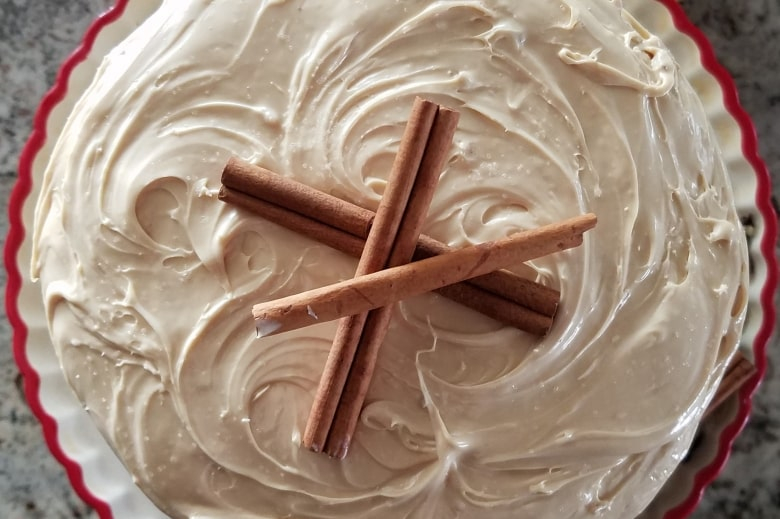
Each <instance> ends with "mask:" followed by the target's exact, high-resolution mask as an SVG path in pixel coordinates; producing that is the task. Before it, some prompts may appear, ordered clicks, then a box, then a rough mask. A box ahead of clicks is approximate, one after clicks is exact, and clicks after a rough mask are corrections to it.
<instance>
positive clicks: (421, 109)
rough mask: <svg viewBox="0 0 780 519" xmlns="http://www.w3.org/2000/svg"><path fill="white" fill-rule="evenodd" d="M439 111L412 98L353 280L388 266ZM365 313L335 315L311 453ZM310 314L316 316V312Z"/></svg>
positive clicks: (309, 435) (320, 442)
mask: <svg viewBox="0 0 780 519" xmlns="http://www.w3.org/2000/svg"><path fill="white" fill-rule="evenodd" d="M437 109H438V107H437V105H436V104H434V103H432V102H430V101H426V100H423V99H420V98H417V99H416V100H415V103H414V106H413V107H412V114H411V116H410V117H409V122H408V124H407V126H406V130H405V131H404V134H403V137H402V139H401V144H400V146H399V149H398V153H397V154H396V158H395V162H394V163H393V169H392V171H391V173H390V177H389V179H388V183H387V187H386V190H385V193H384V194H383V196H382V201H381V202H380V205H379V208H378V209H377V213H376V218H375V219H374V222H373V225H372V226H371V230H370V231H369V233H368V238H367V239H366V247H365V249H364V250H363V254H362V255H361V256H360V261H359V262H358V266H357V270H356V273H355V276H358V277H360V276H364V275H366V274H370V273H373V272H377V271H380V270H382V269H384V268H385V266H386V265H387V261H388V259H389V258H390V253H391V251H392V247H393V244H394V243H395V241H396V240H395V237H396V234H397V232H398V228H399V226H400V224H401V219H402V218H403V215H404V213H405V210H406V206H407V201H408V200H409V195H410V193H411V190H412V186H413V185H414V182H415V178H416V176H417V172H418V170H419V168H420V162H421V160H422V157H423V152H424V151H425V146H426V143H427V142H428V137H429V134H430V131H431V127H432V124H433V120H434V117H435V115H436V111H437ZM368 310H370V309H368V308H367V309H366V310H363V311H358V312H349V313H342V314H341V315H339V316H338V317H343V319H341V321H340V322H339V325H338V327H337V328H336V335H335V337H334V340H333V346H332V347H331V349H330V353H329V355H328V359H327V361H326V363H325V369H324V371H323V374H322V378H321V379H320V384H319V386H318V388H317V392H316V394H315V396H314V403H313V405H312V409H311V412H310V414H309V419H308V421H307V423H306V429H305V431H304V434H303V445H304V446H305V447H307V448H309V449H311V450H313V451H315V452H319V451H321V450H322V448H323V447H324V446H325V441H326V439H327V436H328V432H329V431H330V427H331V423H332V421H333V415H334V414H335V412H336V406H337V405H338V402H339V400H340V398H341V393H342V391H343V389H344V383H345V381H346V379H347V375H348V374H349V369H350V367H351V365H352V361H353V359H354V357H355V350H356V349H357V344H358V341H359V339H360V335H361V333H362V331H363V327H364V324H365V321H366V318H367V312H368ZM314 312H315V314H316V310H314Z"/></svg>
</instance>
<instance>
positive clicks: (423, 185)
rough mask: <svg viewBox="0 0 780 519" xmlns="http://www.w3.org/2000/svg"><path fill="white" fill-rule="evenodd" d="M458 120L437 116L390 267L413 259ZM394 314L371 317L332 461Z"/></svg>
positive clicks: (445, 112) (340, 414)
mask: <svg viewBox="0 0 780 519" xmlns="http://www.w3.org/2000/svg"><path fill="white" fill-rule="evenodd" d="M458 118H459V114H458V113H457V112H455V111H453V110H450V109H447V108H443V107H440V108H439V110H438V112H437V114H436V118H435V119H434V121H433V127H432V128H431V134H430V138H429V139H428V143H427V144H426V146H425V152H424V154H423V157H422V161H421V163H420V169H419V171H418V172H417V178H416V179H415V182H414V187H413V188H412V193H411V196H410V197H409V202H408V204H407V206H406V210H405V212H404V215H403V219H402V221H401V227H400V228H399V230H398V235H397V236H396V240H395V243H394V244H393V250H392V252H391V253H390V259H389V260H388V262H387V266H388V267H397V266H400V265H405V264H407V263H409V261H411V259H412V255H413V254H414V251H415V248H416V246H417V241H418V239H419V237H420V232H421V231H422V228H423V225H424V224H425V218H426V216H427V214H428V208H429V207H430V205H431V200H433V195H434V192H435V191H436V187H437V186H438V184H439V176H440V174H441V170H442V167H443V166H444V162H445V160H446V159H447V156H448V155H449V150H450V147H451V146H452V139H453V137H454V135H455V129H456V127H457V125H458ZM392 315H393V307H392V306H384V307H381V308H377V309H376V310H372V311H370V312H369V313H368V317H367V319H366V322H365V325H364V328H363V334H362V335H361V337H360V341H359V343H358V346H357V352H356V354H355V359H354V361H353V363H352V367H351V368H350V371H349V376H348V377H347V381H346V384H345V386H344V391H343V393H342V396H341V399H340V401H339V402H338V407H337V409H336V414H335V416H334V419H333V424H332V425H331V429H330V433H329V435H328V438H327V444H326V448H325V450H326V452H327V453H328V455H330V456H332V457H337V458H343V457H344V456H345V455H346V453H347V450H348V449H349V445H350V442H351V441H352V435H353V434H354V430H355V425H356V424H357V421H358V417H359V416H360V411H361V409H362V408H363V402H364V401H365V399H366V393H367V392H368V387H369V385H370V383H371V379H372V378H373V374H374V368H375V366H376V360H377V356H378V354H379V348H380V347H381V345H382V343H383V342H384V339H385V336H386V335H387V328H388V326H389V324H390V319H391V318H392Z"/></svg>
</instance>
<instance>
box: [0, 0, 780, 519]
mask: <svg viewBox="0 0 780 519" xmlns="http://www.w3.org/2000/svg"><path fill="white" fill-rule="evenodd" d="M128 1H129V0H116V3H115V4H114V6H113V7H111V8H110V9H109V10H108V11H106V12H105V13H104V14H102V15H100V16H99V17H98V18H96V19H95V21H94V22H92V24H91V25H90V26H89V28H88V29H87V31H86V33H85V35H84V38H83V40H82V42H81V45H79V47H78V48H77V49H76V50H75V51H74V52H73V53H72V54H71V55H70V56H69V57H68V59H67V60H66V61H65V62H64V63H63V64H62V66H61V67H60V70H59V72H58V74H57V77H56V79H55V82H54V86H53V87H52V88H51V90H49V91H48V92H47V93H46V95H45V96H44V98H43V100H42V101H41V104H40V106H39V107H38V110H37V112H36V114H35V118H34V120H33V131H32V133H31V134H30V137H29V139H28V140H27V143H26V144H25V146H24V148H23V150H22V153H21V156H20V159H19V177H18V180H17V181H16V184H15V185H14V188H13V191H12V192H11V197H10V200H9V206H8V213H9V215H8V216H9V232H8V237H7V239H6V243H5V250H4V259H5V265H6V270H7V272H8V283H7V288H6V298H5V299H6V312H7V314H8V320H9V322H10V323H11V326H12V328H13V351H14V358H15V360H16V363H17V365H18V366H19V370H20V372H21V373H22V375H23V377H24V391H25V395H26V397H27V401H28V404H29V405H30V408H31V409H32V412H33V414H34V415H35V416H36V417H37V418H38V420H39V421H40V422H41V425H42V428H43V436H44V439H45V441H46V444H47V445H48V447H49V450H50V451H51V453H52V454H53V455H54V457H55V458H56V459H57V461H59V462H60V464H62V465H63V467H65V472H66V473H67V476H68V479H69V480H70V482H71V485H72V486H73V488H74V490H75V491H76V493H77V494H78V495H79V496H80V497H81V498H82V499H83V500H84V501H85V502H86V503H87V504H89V505H90V506H92V507H93V508H94V509H95V511H96V512H97V513H98V515H99V516H100V517H101V519H111V518H112V517H113V514H112V511H111V507H110V505H109V504H108V503H107V502H105V501H103V500H102V499H100V498H98V497H97V496H95V495H94V494H93V493H92V492H90V490H89V489H88V488H87V486H86V484H85V482H84V477H83V473H82V469H81V466H80V465H79V463H78V462H76V461H75V460H73V459H71V458H70V457H68V456H67V455H66V454H65V452H64V451H63V450H62V447H61V446H60V444H59V442H58V440H57V421H56V419H55V418H54V417H52V416H51V415H50V414H49V413H47V412H46V410H45V409H44V408H43V405H42V404H41V401H40V397H39V388H40V376H39V375H38V372H37V371H36V370H35V369H34V368H33V367H32V365H31V364H30V362H29V360H28V358H27V353H26V343H27V326H26V325H25V323H24V321H23V320H22V318H21V315H20V314H19V309H18V307H17V300H18V298H19V292H20V290H21V287H22V277H21V275H20V272H19V268H18V265H17V262H16V257H17V254H18V252H19V249H20V248H21V245H22V242H23V240H24V237H25V229H24V225H23V222H22V208H23V206H24V203H25V200H26V199H27V196H28V195H29V194H30V190H31V188H32V164H33V161H34V160H35V157H36V155H37V154H38V152H39V151H40V150H41V148H42V147H43V143H44V142H45V140H46V123H47V121H48V118H49V115H50V113H51V111H52V110H53V108H54V107H55V106H57V104H58V103H59V102H60V101H62V99H63V98H64V97H65V94H66V93H67V86H68V81H69V79H70V75H71V73H72V71H73V69H74V68H75V67H76V66H77V65H79V64H80V63H81V62H83V61H84V60H85V59H86V58H87V56H88V55H89V52H90V51H91V50H92V47H93V45H94V43H95V40H96V38H97V37H98V35H99V34H100V32H101V31H102V30H103V29H104V28H105V27H106V26H108V25H110V24H111V23H113V22H114V21H116V20H117V19H118V18H119V17H120V16H121V15H122V14H123V13H124V11H125V8H126V6H127V3H128ZM657 1H658V2H660V3H661V4H662V5H664V6H665V7H666V8H667V9H668V10H669V12H670V13H671V15H672V19H673V21H674V24H675V27H676V28H677V29H678V30H679V31H680V32H682V33H683V34H685V35H687V36H688V37H690V38H691V39H692V40H693V41H694V43H695V44H696V46H697V47H698V49H699V53H700V57H701V62H702V65H703V67H704V68H705V70H707V71H708V72H709V73H710V74H712V75H713V76H714V77H715V79H716V80H717V81H718V83H719V84H720V87H721V89H722V91H723V102H724V106H725V107H726V110H727V111H728V112H729V114H731V116H732V117H733V118H734V119H735V120H736V122H737V124H738V125H739V127H740V130H741V133H742V153H743V155H744V156H745V159H746V160H747V161H748V162H749V163H750V165H751V166H752V167H753V170H754V171H755V173H756V179H757V192H756V206H757V208H758V210H759V212H760V213H761V215H762V216H763V218H764V225H765V228H764V233H763V236H762V241H761V246H760V249H761V254H762V256H763V257H764V260H765V261H766V265H767V277H766V281H765V282H764V286H763V288H762V290H761V297H760V304H761V308H762V311H763V320H762V323H761V327H760V329H759V331H758V333H757V334H756V338H755V341H754V344H753V349H754V353H755V359H756V370H757V371H756V374H755V376H753V378H751V379H750V380H749V381H748V383H746V384H745V386H744V387H743V388H742V389H741V391H740V394H739V410H738V412H737V416H736V418H735V419H734V421H733V422H732V423H731V424H729V425H728V426H727V427H726V428H725V429H724V430H723V432H722V434H721V438H720V442H719V447H718V453H717V455H716V456H715V459H714V460H713V461H712V463H710V464H709V465H708V466H706V467H704V468H703V469H701V471H700V472H699V473H698V474H696V476H695V478H694V485H693V490H692V491H691V494H690V495H689V496H688V498H686V499H685V500H684V501H683V502H682V503H681V504H680V505H678V506H677V507H675V508H673V509H672V510H670V511H668V512H667V514H666V516H665V519H683V518H685V517H687V516H689V515H690V514H691V513H692V512H693V510H694V509H695V508H696V506H697V505H698V504H699V502H700V501H701V498H702V495H703V493H704V490H705V489H706V487H707V486H708V485H709V484H710V483H711V482H712V481H713V480H714V479H715V477H717V475H718V474H719V473H720V472H721V470H722V469H723V467H724V465H725V463H726V461H727V459H728V457H729V452H730V450H731V446H732V444H733V442H734V440H735V439H736V437H737V435H738V434H739V433H740V431H742V429H743V428H744V426H745V424H746V423H747V420H748V416H749V415H750V410H751V401H752V397H753V394H754V392H755V390H756V388H757V387H758V385H759V383H760V381H761V379H763V377H764V374H765V373H766V367H767V359H766V348H767V343H768V341H769V338H770V336H771V334H772V331H773V329H774V326H775V317H776V316H775V309H774V300H773V297H774V293H775V289H776V287H777V274H778V272H777V268H778V267H777V258H776V257H775V253H774V250H775V243H776V239H777V216H776V214H775V211H774V208H773V206H772V203H771V200H770V193H771V182H770V176H769V171H768V170H767V167H766V164H765V163H764V161H763V160H762V159H761V157H760V155H759V153H758V139H757V136H756V130H755V126H754V125H753V122H752V120H751V119H750V116H749V115H748V114H747V112H745V110H744V108H742V105H741V104H740V102H739V97H738V92H737V88H736V85H735V84H734V81H733V79H732V77H731V75H730V74H729V73H728V72H727V71H726V69H725V68H724V67H723V66H722V65H721V64H720V63H719V62H718V60H717V58H716V57H715V52H714V50H713V49H712V45H711V44H710V42H709V40H707V38H706V36H705V35H704V33H702V32H701V31H700V30H699V29H698V28H697V27H696V26H695V25H694V24H693V22H691V21H690V19H689V18H688V16H687V15H686V14H685V12H684V11H683V9H682V7H680V5H679V4H678V3H677V2H676V0H657Z"/></svg>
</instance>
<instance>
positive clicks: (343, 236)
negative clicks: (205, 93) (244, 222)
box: [220, 98, 596, 458]
mask: <svg viewBox="0 0 780 519" xmlns="http://www.w3.org/2000/svg"><path fill="white" fill-rule="evenodd" d="M457 121H458V114H457V112H454V111H452V110H450V109H447V108H444V107H440V106H438V105H436V104H434V103H431V102H430V101H425V100H422V99H419V98H418V99H417V100H416V101H415V104H414V106H413V109H412V114H411V116H410V119H409V123H408V124H407V127H406V130H405V132H404V136H403V138H402V141H401V144H400V147H399V151H398V154H397V155H396V160H395V162H394V164H393V169H392V171H391V174H390V177H389V180H388V184H387V187H386V190H385V193H384V196H383V197H382V201H381V202H380V206H379V208H378V209H377V212H376V215H372V213H370V212H368V211H366V210H365V209H362V208H359V207H357V206H353V205H351V204H346V203H345V202H343V201H338V199H333V197H329V195H326V194H324V193H320V192H317V191H316V190H312V189H311V188H308V187H306V186H303V185H302V184H297V185H295V184H292V185H286V186H285V187H284V189H281V191H282V192H281V193H277V194H276V195H275V196H274V197H271V199H270V200H269V197H268V196H267V194H263V193H262V189H258V184H259V183H262V182H258V180H257V178H258V176H257V173H258V171H257V169H256V168H255V167H252V166H249V165H247V164H244V163H241V162H239V161H237V160H231V161H230V162H229V163H228V166H227V167H226V168H225V171H224V173H223V184H224V186H223V189H222V190H221V192H220V199H222V200H224V201H227V202H232V203H235V204H237V205H241V206H243V207H245V208H247V209H250V210H252V211H254V212H256V213H259V214H261V215H263V216H265V217H267V218H269V219H271V220H273V221H276V222H277V223H281V224H282V225H285V226H287V227H289V228H291V229H294V230H296V231H298V232H301V233H303V234H306V235H308V236H311V237H315V238H316V239H318V240H320V241H322V242H324V243H327V244H329V245H331V246H333V247H335V248H337V249H339V250H342V251H345V252H348V253H350V254H353V255H355V256H359V257H360V261H359V263H358V267H357V271H356V275H355V278H353V279H350V280H347V281H343V282H341V283H336V284H334V285H330V286H327V287H323V288H319V289H315V290H311V291H308V292H304V293H302V294H296V295H293V296H289V297H287V298H282V299H279V300H276V301H271V302H268V303H262V304H259V305H255V307H254V308H253V314H254V316H255V319H256V322H257V325H258V333H260V334H261V335H270V334H273V333H280V332H283V331H286V330H291V329H293V328H296V327H300V326H306V325H310V324H314V323H316V322H323V321H326V320H332V319H340V321H339V326H338V328H337V331H336V335H335V339H334V343H333V346H332V348H331V350H330V353H329V356H328V360H327V361H326V365H325V369H324V371H323V375H322V379H321V381H320V385H319V387H318V390H317V393H316V395H315V399H314V404H313V406H312V410H311V413H310V415H309V420H308V422H307V426H306V430H305V432H304V437H303V444H304V446H306V447H308V448H310V449H312V450H314V451H321V450H325V451H326V452H327V453H328V454H329V455H331V456H334V457H339V458H341V457H343V456H344V455H345V454H346V452H347V450H348V448H349V444H350V441H351V438H352V434H353V431H354V428H355V426H356V423H357V420H358V417H359V414H360V411H361V409H362V406H363V402H364V400H365V396H366V393H367V391H368V386H369V384H370V381H371V377H372V374H373V370H374V366H375V363H376V358H377V354H378V350H379V346H380V345H381V343H382V341H383V340H384V336H385V334H386V331H387V327H388V324H389V321H390V317H391V314H392V307H391V306H390V305H391V304H392V303H394V302H396V301H398V300H401V299H404V298H407V297H410V296H412V295H416V294H421V293H425V292H429V291H433V290H439V291H442V293H443V294H444V295H445V296H447V297H450V298H452V299H455V300H458V301H460V302H464V303H465V304H467V305H468V306H471V307H472V308H476V309H478V310H480V311H482V312H483V313H486V314H488V315H491V316H492V317H495V318H497V319H499V320H501V321H502V322H505V323H509V324H514V325H517V326H518V327H521V328H523V329H526V330H529V331H532V332H535V333H539V334H541V335H543V334H545V333H546V332H547V331H548V330H549V327H550V324H551V322H552V315H553V314H554V313H555V309H556V307H557V302H558V297H559V294H558V293H557V292H556V291H554V290H552V289H548V288H546V287H543V286H542V285H539V284H537V283H533V282H530V281H528V280H523V279H522V278H519V277H518V276H516V275H514V274H511V273H509V272H507V271H503V270H500V269H503V268H505V267H506V266H508V265H511V264H514V263H517V262H523V261H527V260H530V259H533V258H536V257H540V256H544V255H547V254H551V253H553V252H557V251H561V250H565V249H567V248H571V247H575V246H577V245H579V244H581V243H582V234H583V233H584V232H585V231H587V230H589V229H591V228H593V226H594V225H595V224H596V217H595V216H594V215H592V214H589V215H583V216H580V217H576V218H572V219H569V220H566V221H563V222H559V223H557V224H553V225H548V226H544V227H541V228H539V229H535V230H531V231H525V232H520V233H516V234H514V235H512V236H510V237H508V238H505V239H502V240H496V241H494V242H489V243H484V244H480V245H475V246H471V247H466V248H463V249H460V250H456V251H453V250H451V249H450V248H449V247H447V246H445V245H443V244H441V243H438V242H436V241H435V240H432V239H431V238H428V237H424V236H422V237H421V236H420V231H421V229H422V226H423V223H424V219H425V216H426V213H427V211H428V206H429V205H430V202H431V199H432V197H433V193H434V191H435V189H436V185H437V183H438V179H439V174H440V171H441V169H442V166H443V164H444V160H445V159H446V157H447V155H448V152H449V148H450V145H451V141H452V138H453V135H454V132H455V127H456V125H457ZM265 173H267V172H265ZM270 175H271V176H270V177H269V175H264V176H265V180H268V178H274V177H273V174H270ZM288 182H289V181H288ZM270 185H271V187H272V190H273V188H274V187H279V186H281V181H280V180H279V178H276V179H275V180H274V181H273V182H270ZM252 193H254V195H253V194H252ZM263 199H264V200H263ZM364 236H365V243H363V240H362V238H363V237H364ZM413 258H414V259H418V261H415V262H413V263H409V262H410V261H411V260H412V259H413ZM465 280H471V283H468V284H467V283H463V281H465ZM475 300H476V301H479V302H478V303H475ZM528 306H530V307H531V308H528ZM537 310H540V311H537Z"/></svg>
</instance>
